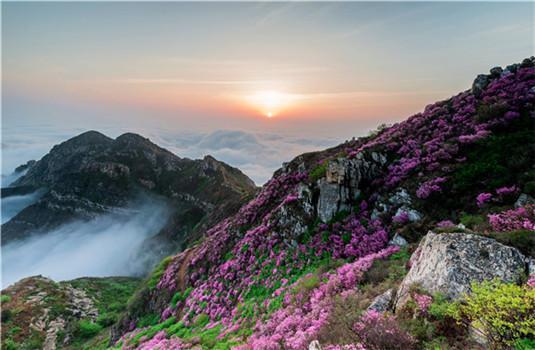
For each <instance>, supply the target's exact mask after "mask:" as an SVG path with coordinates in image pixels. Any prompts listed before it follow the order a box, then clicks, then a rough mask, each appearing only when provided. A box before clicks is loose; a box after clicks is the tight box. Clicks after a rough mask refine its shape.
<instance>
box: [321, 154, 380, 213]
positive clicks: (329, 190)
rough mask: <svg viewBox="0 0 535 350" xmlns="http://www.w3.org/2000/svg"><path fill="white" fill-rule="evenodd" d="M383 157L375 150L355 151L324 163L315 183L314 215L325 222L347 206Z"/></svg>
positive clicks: (377, 169) (377, 168) (378, 168)
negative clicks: (315, 209)
mask: <svg viewBox="0 0 535 350" xmlns="http://www.w3.org/2000/svg"><path fill="white" fill-rule="evenodd" d="M385 163H386V157H385V156H383V155H381V154H379V153H375V152H374V153H372V155H367V154H364V153H359V154H357V156H356V157H355V158H353V159H347V158H338V159H334V160H331V161H330V162H329V163H328V165H327V171H326V174H325V178H324V179H321V180H320V182H319V185H318V187H319V192H320V194H319V200H318V216H319V218H320V219H321V220H322V221H324V222H326V221H329V220H330V219H331V218H332V217H333V216H334V214H336V213H337V212H339V211H342V210H348V209H350V208H351V202H352V201H353V200H355V199H356V198H357V197H358V196H359V194H360V189H359V185H360V184H361V183H362V181H365V180H371V179H373V177H374V175H376V174H378V173H379V171H380V169H381V168H382V166H383V165H384V164H385Z"/></svg>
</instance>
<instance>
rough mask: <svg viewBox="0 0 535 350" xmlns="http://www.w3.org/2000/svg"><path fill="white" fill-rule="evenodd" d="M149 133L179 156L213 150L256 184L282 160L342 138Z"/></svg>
mask: <svg viewBox="0 0 535 350" xmlns="http://www.w3.org/2000/svg"><path fill="white" fill-rule="evenodd" d="M148 136H149V137H150V138H151V139H152V140H153V141H154V142H156V143H157V144H159V145H160V146H162V147H165V148H167V149H169V150H170V151H172V152H173V153H175V154H177V155H178V156H180V157H189V158H202V157H203V156H205V155H207V154H210V155H212V156H214V157H215V158H216V159H218V160H221V161H223V162H226V163H228V164H230V165H232V166H234V167H237V168H239V169H240V170H242V171H243V172H244V173H245V174H246V175H248V176H249V177H250V178H252V179H253V180H254V181H255V182H256V184H257V185H262V184H264V183H265V182H266V181H267V180H269V179H270V178H271V176H272V175H273V172H274V171H275V170H277V169H278V168H280V166H281V165H282V163H283V162H287V161H290V160H292V159H293V158H294V157H295V156H297V155H299V154H301V153H305V152H310V151H316V150H322V149H324V148H326V147H330V146H334V145H336V144H338V143H339V142H341V141H342V140H338V139H333V138H303V137H296V136H291V135H280V134H274V133H253V132H245V131H239V130H217V131H214V132H212V133H207V134H202V133H198V134H192V133H188V134H185V135H182V134H180V133H171V132H165V133H150V132H149V133H148ZM183 140H188V142H184V141H183Z"/></svg>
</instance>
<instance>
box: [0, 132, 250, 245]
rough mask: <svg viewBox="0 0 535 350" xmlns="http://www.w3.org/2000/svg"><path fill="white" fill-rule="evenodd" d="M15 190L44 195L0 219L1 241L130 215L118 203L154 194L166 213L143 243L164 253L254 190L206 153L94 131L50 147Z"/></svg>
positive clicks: (240, 175) (244, 178) (241, 176)
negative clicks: (190, 155) (178, 151)
mask: <svg viewBox="0 0 535 350" xmlns="http://www.w3.org/2000/svg"><path fill="white" fill-rule="evenodd" d="M18 189H23V190H24V191H25V193H28V189H33V190H36V189H45V193H44V194H43V195H42V197H40V199H39V200H38V201H37V202H35V203H33V204H31V205H29V206H28V207H26V208H25V209H23V210H22V211H21V212H19V213H18V214H17V215H16V216H15V217H13V218H12V219H11V220H9V221H8V222H7V223H5V224H3V225H2V244H3V245H5V244H8V243H10V242H14V241H16V240H23V239H25V238H26V237H29V236H30V235H37V234H40V233H41V234H42V233H44V232H47V231H49V230H51V229H54V228H56V227H58V226H60V225H62V224H65V223H69V222H72V221H74V220H89V219H92V218H94V217H96V216H98V215H102V214H106V213H115V214H117V215H129V214H128V212H125V211H124V210H123V208H128V207H129V205H130V204H131V203H136V202H143V201H145V199H146V198H149V199H150V198H154V199H155V200H157V201H160V202H162V201H163V202H165V203H166V204H167V206H168V207H169V208H170V211H171V213H170V218H169V220H168V222H167V223H165V225H162V226H164V228H163V229H162V230H161V231H160V232H154V233H153V235H154V236H155V237H154V238H153V239H152V240H151V241H150V242H148V244H152V245H153V246H154V250H161V249H164V250H166V252H167V253H169V252H171V251H173V250H175V249H179V248H180V247H181V245H182V244H184V243H186V242H190V241H194V240H195V239H197V238H198V237H199V232H201V231H202V229H203V227H205V226H209V225H212V224H214V223H216V222H217V221H219V220H221V218H223V217H225V216H227V215H230V214H232V213H233V212H235V211H236V210H237V209H238V208H239V206H240V205H241V204H242V203H243V201H244V200H246V199H247V198H249V197H250V196H252V195H253V194H254V193H255V191H256V187H255V185H254V183H253V182H252V181H251V180H250V179H249V178H248V177H247V176H246V175H244V174H243V173H242V172H241V171H239V170H238V169H235V168H232V167H230V166H228V165H226V164H224V163H221V162H219V161H217V160H215V159H214V158H212V157H210V156H207V157H205V158H204V159H202V160H190V159H186V158H179V157H177V156H175V155H174V154H172V153H171V152H169V151H167V150H165V149H163V148H160V147H158V146H157V145H155V144H154V143H152V142H150V140H148V139H146V138H143V137H142V136H139V135H136V134H131V133H127V134H124V135H121V136H119V137H117V138H116V139H115V140H114V139H111V138H109V137H107V136H105V135H103V134H101V133H98V132H96V131H89V132H86V133H83V134H81V135H79V136H76V137H74V138H72V139H70V140H68V141H65V142H63V143H61V144H59V145H57V146H54V147H53V148H52V150H51V151H50V152H49V153H48V154H47V155H45V156H44V157H43V158H42V159H41V160H39V161H37V162H35V163H33V164H31V165H30V166H29V167H28V169H27V172H26V173H25V175H23V176H22V177H20V178H19V179H17V180H16V181H15V182H14V183H13V184H12V185H11V188H8V191H3V193H4V196H5V194H9V193H10V192H11V193H13V194H17V190H18ZM9 190H10V191H9ZM18 192H20V191H18ZM159 254H161V252H160V253H159Z"/></svg>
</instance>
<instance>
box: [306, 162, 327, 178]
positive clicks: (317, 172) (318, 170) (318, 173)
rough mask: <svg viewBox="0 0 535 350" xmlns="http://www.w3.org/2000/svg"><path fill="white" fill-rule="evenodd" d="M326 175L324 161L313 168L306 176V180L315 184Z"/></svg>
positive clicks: (325, 163)
mask: <svg viewBox="0 0 535 350" xmlns="http://www.w3.org/2000/svg"><path fill="white" fill-rule="evenodd" d="M326 173H327V161H324V162H323V163H322V164H320V165H318V166H317V167H315V168H314V169H313V170H312V171H311V172H310V174H309V175H308V178H309V180H310V181H311V182H316V181H318V180H319V179H321V178H322V177H324V176H325V174H326Z"/></svg>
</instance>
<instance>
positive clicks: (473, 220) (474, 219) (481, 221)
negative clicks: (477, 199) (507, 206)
mask: <svg viewBox="0 0 535 350" xmlns="http://www.w3.org/2000/svg"><path fill="white" fill-rule="evenodd" d="M460 221H461V224H463V225H464V226H466V227H468V228H471V229H475V228H477V227H479V226H481V225H485V224H486V223H487V219H486V218H485V217H484V216H483V215H470V214H466V213H465V214H463V215H462V216H461V220H460Z"/></svg>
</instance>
